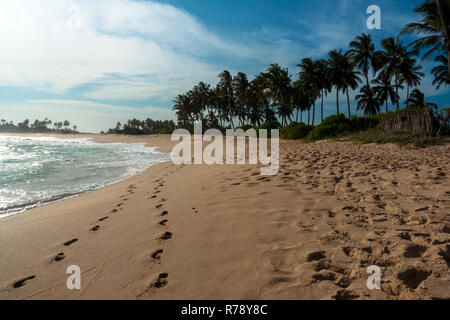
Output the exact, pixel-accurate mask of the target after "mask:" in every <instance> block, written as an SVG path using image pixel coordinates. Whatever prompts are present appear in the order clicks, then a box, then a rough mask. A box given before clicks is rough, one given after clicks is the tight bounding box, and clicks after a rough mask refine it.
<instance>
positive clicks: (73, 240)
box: [64, 239, 78, 247]
mask: <svg viewBox="0 0 450 320" xmlns="http://www.w3.org/2000/svg"><path fill="white" fill-rule="evenodd" d="M77 241H78V239H72V240H69V241H67V242H64V245H65V246H66V247H68V246H70V245H72V244H74V243H75V242H77Z"/></svg>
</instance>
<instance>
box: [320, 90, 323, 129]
mask: <svg viewBox="0 0 450 320" xmlns="http://www.w3.org/2000/svg"><path fill="white" fill-rule="evenodd" d="M320 122H323V90H322V103H321V105H320Z"/></svg>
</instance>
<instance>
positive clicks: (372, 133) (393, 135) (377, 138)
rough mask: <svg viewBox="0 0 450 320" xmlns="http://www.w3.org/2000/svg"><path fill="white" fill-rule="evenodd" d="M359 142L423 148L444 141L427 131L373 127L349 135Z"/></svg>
mask: <svg viewBox="0 0 450 320" xmlns="http://www.w3.org/2000/svg"><path fill="white" fill-rule="evenodd" d="M349 138H350V139H351V140H353V141H355V142H357V143H362V144H367V143H378V144H383V143H395V144H398V145H400V146H414V147H416V148H422V147H426V146H429V145H433V144H439V143H442V141H443V140H442V138H441V137H438V136H433V135H430V134H427V133H426V132H414V131H398V132H392V131H391V132H388V131H383V130H381V129H380V128H373V129H369V130H366V131H361V132H357V133H355V134H352V135H350V136H349Z"/></svg>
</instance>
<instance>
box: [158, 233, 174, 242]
mask: <svg viewBox="0 0 450 320" xmlns="http://www.w3.org/2000/svg"><path fill="white" fill-rule="evenodd" d="M159 239H160V240H164V241H165V240H170V239H172V232H165V233H164V234H163V235H162V236H160V237H159Z"/></svg>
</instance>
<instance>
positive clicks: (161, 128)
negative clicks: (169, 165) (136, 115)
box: [107, 118, 175, 135]
mask: <svg viewBox="0 0 450 320" xmlns="http://www.w3.org/2000/svg"><path fill="white" fill-rule="evenodd" d="M174 130H175V123H174V122H173V121H172V120H165V121H161V120H152V119H150V118H148V119H146V120H143V121H141V120H138V119H130V120H128V121H127V122H126V123H124V124H122V123H120V122H118V123H117V124H116V126H115V128H112V129H109V130H108V132H107V133H109V134H130V135H143V134H171V133H172V132H173V131H174Z"/></svg>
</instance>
